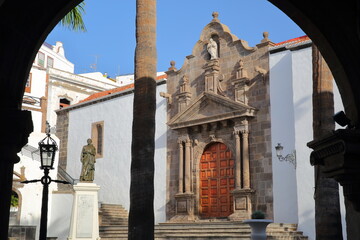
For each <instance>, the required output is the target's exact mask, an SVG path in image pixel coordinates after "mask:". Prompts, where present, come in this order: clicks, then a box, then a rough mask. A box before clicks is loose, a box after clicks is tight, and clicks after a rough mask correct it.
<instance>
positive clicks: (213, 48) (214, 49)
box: [206, 38, 218, 60]
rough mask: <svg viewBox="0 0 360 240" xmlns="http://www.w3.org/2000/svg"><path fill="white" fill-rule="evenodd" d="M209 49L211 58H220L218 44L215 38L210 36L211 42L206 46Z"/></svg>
mask: <svg viewBox="0 0 360 240" xmlns="http://www.w3.org/2000/svg"><path fill="white" fill-rule="evenodd" d="M206 49H207V51H208V52H209V54H210V60H213V59H218V45H217V43H216V42H215V41H214V39H212V38H210V40H209V43H208V44H207V46H206Z"/></svg>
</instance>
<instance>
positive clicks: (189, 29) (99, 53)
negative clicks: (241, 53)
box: [46, 0, 305, 77]
mask: <svg viewBox="0 0 360 240" xmlns="http://www.w3.org/2000/svg"><path fill="white" fill-rule="evenodd" d="M85 2H86V7H85V8H86V14H85V16H84V21H85V24H86V27H87V32H86V33H81V32H73V31H70V30H68V29H66V28H64V27H61V26H57V27H55V29H54V30H53V31H52V32H51V33H50V34H49V36H48V38H47V40H46V42H48V43H50V44H53V45H54V44H55V42H56V41H61V42H63V43H64V47H65V54H66V57H67V58H68V59H69V60H70V61H71V62H73V63H74V64H75V72H76V73H84V72H92V71H94V70H93V69H92V68H91V67H90V66H91V65H92V64H95V63H97V64H96V70H97V71H100V72H103V73H104V72H107V73H108V74H109V75H110V76H111V77H114V76H115V75H119V74H120V75H123V74H128V73H133V72H134V51H135V7H136V5H135V4H136V1H135V0H86V1H85ZM214 11H217V12H219V19H220V21H221V23H223V24H225V25H227V26H228V27H229V28H230V30H231V32H232V33H233V34H235V35H236V36H237V37H238V38H240V39H243V40H246V41H248V43H249V45H250V46H255V45H256V44H257V43H259V42H260V41H261V39H262V38H263V36H262V33H263V32H264V31H267V32H269V38H270V39H271V40H272V41H273V42H275V43H278V42H282V41H285V40H288V39H291V38H295V37H299V36H303V35H305V34H304V33H303V31H302V30H301V29H300V28H299V27H298V26H297V25H296V24H295V23H294V22H293V21H292V20H291V19H289V18H288V17H287V16H286V15H285V14H284V13H282V12H281V11H280V10H279V9H277V8H276V7H275V6H273V5H272V4H271V3H269V2H268V1H266V0H221V1H220V0H206V1H205V0H181V1H179V0H177V1H175V0H158V1H157V50H158V71H166V70H167V69H168V67H169V66H170V64H169V62H170V61H171V60H174V61H176V67H177V68H178V69H179V68H181V66H182V64H183V62H184V59H185V56H187V55H189V54H191V51H192V48H193V46H194V45H195V43H196V42H197V41H198V40H199V36H200V33H201V31H202V29H203V28H204V27H205V26H206V24H208V23H209V22H210V21H211V20H212V16H211V14H212V12H214Z"/></svg>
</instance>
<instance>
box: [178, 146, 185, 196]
mask: <svg viewBox="0 0 360 240" xmlns="http://www.w3.org/2000/svg"><path fill="white" fill-rule="evenodd" d="M178 144H179V192H178V193H183V192H184V147H183V142H182V140H178Z"/></svg>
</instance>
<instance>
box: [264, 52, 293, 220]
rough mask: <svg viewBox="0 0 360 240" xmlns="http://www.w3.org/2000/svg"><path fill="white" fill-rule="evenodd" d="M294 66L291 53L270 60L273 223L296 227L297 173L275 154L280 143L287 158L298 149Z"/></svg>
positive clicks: (280, 53)
mask: <svg viewBox="0 0 360 240" xmlns="http://www.w3.org/2000/svg"><path fill="white" fill-rule="evenodd" d="M291 63H292V61H291V53H290V52H289V51H283V52H279V53H276V54H272V55H271V57H270V69H271V70H270V103H271V142H272V146H273V152H272V155H273V157H272V159H273V161H272V167H273V195H274V221H275V222H283V223H296V222H297V221H298V218H297V210H298V209H297V192H296V169H295V166H294V165H293V164H291V163H289V162H284V161H283V162H281V161H279V159H278V158H277V156H276V151H275V146H276V145H277V144H278V143H281V145H282V146H283V147H284V153H283V155H284V156H286V154H289V153H291V152H292V151H293V150H294V149H295V128H294V108H293V104H292V102H293V101H292V95H293V86H292V81H291V78H292V71H291Z"/></svg>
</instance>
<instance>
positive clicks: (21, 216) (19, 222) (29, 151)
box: [10, 42, 118, 237]
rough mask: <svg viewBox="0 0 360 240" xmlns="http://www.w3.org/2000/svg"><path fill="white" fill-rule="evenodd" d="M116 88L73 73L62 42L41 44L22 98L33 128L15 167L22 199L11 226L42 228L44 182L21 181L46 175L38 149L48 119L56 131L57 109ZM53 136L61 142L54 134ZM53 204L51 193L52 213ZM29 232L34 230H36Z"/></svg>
mask: <svg viewBox="0 0 360 240" xmlns="http://www.w3.org/2000/svg"><path fill="white" fill-rule="evenodd" d="M115 87H118V85H117V84H116V83H115V82H114V81H111V80H109V79H107V78H105V77H102V78H97V79H92V78H89V77H87V76H81V75H76V74H74V64H73V63H71V62H70V61H69V60H67V59H66V58H65V51H64V48H63V45H62V43H61V42H56V44H55V46H52V45H50V44H47V43H44V44H43V45H42V46H41V48H40V50H39V51H38V53H37V55H36V57H35V60H34V63H33V65H32V68H31V71H30V74H29V77H28V80H27V83H26V88H25V94H24V98H23V105H22V108H23V109H24V110H29V111H31V114H32V119H33V125H34V131H33V133H32V134H31V135H30V137H29V142H28V144H27V145H26V146H25V147H24V148H23V149H22V151H21V152H20V153H19V156H20V159H21V160H20V162H19V163H17V164H15V166H14V184H13V192H15V193H16V194H15V195H17V197H18V199H19V206H18V207H13V208H12V212H11V218H10V220H11V225H13V226H12V227H11V228H19V226H20V228H22V229H23V231H22V232H24V231H25V230H24V229H25V228H26V229H29V227H28V226H35V227H36V234H38V231H39V222H40V209H41V197H42V184H41V183H31V184H26V185H24V184H22V183H20V181H23V180H33V179H40V178H41V177H42V176H43V172H42V171H41V170H40V169H39V167H40V162H39V160H40V158H39V153H38V151H37V148H38V142H40V141H41V140H42V139H43V138H44V137H45V134H44V131H45V127H46V121H48V122H49V123H50V125H51V126H52V127H53V128H52V133H54V132H55V128H56V113H55V110H56V109H59V108H61V107H63V106H68V105H71V104H74V103H77V102H79V101H80V100H82V99H84V98H86V97H88V96H89V95H91V94H94V93H96V92H101V91H104V90H108V89H112V88H115ZM52 137H53V138H54V139H55V140H56V141H57V142H58V139H57V138H56V137H55V135H52ZM57 161H58V158H56V160H55V163H54V166H57V165H58V163H57ZM50 176H51V178H53V179H56V177H57V172H56V171H50ZM56 189H57V186H56V184H51V185H50V188H49V192H52V191H55V190H56ZM51 204H52V195H51V194H50V196H49V210H50V211H49V216H50V215H51V207H50V206H51ZM15 226H17V227H15ZM26 231H29V232H31V231H32V232H33V230H26ZM18 232H19V231H18ZM20 232H21V231H20ZM10 234H11V233H10ZM30 234H33V233H30ZM10 236H11V235H10ZM16 237H20V236H16Z"/></svg>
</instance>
